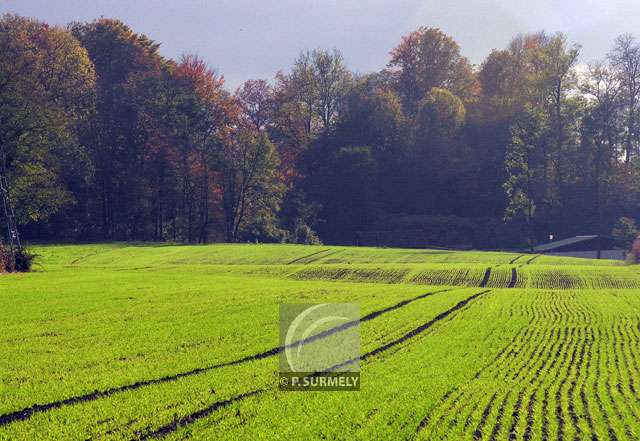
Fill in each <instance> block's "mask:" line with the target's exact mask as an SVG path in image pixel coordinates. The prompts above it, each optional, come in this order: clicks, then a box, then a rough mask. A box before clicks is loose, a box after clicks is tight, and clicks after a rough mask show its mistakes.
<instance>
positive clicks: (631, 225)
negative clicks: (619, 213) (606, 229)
mask: <svg viewBox="0 0 640 441" xmlns="http://www.w3.org/2000/svg"><path fill="white" fill-rule="evenodd" d="M611 236H613V238H614V239H615V240H616V242H617V244H618V246H620V247H622V248H625V249H629V248H630V247H631V243H632V242H633V240H634V239H635V238H636V237H638V228H637V227H636V222H635V221H634V220H633V219H631V218H629V217H621V218H620V219H618V221H617V222H616V224H615V225H614V227H613V230H612V231H611Z"/></svg>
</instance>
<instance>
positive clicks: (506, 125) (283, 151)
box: [0, 14, 640, 248]
mask: <svg viewBox="0 0 640 441" xmlns="http://www.w3.org/2000/svg"><path fill="white" fill-rule="evenodd" d="M639 171H640V43H639V42H638V41H637V40H636V39H635V38H634V37H633V36H632V35H621V36H619V37H618V38H617V39H616V40H615V41H612V42H611V46H610V51H609V53H608V55H607V56H606V57H604V58H603V59H602V60H596V61H590V60H582V59H581V57H580V46H579V45H578V44H575V43H573V42H571V41H570V40H569V38H568V36H567V35H565V34H562V33H555V34H550V33H545V32H538V33H534V34H526V35H517V36H514V38H513V39H512V41H511V42H510V43H509V44H508V45H507V46H506V47H504V48H498V49H495V50H493V51H492V52H491V53H490V54H489V55H488V56H487V57H486V59H485V60H484V61H483V62H482V63H481V64H480V65H473V64H471V63H470V61H469V60H468V59H467V58H465V57H464V56H463V55H462V50H461V48H460V47H459V45H458V44H457V43H456V42H455V41H454V39H453V38H452V37H450V36H448V35H446V34H445V33H443V32H442V31H441V30H439V29H435V28H430V27H421V28H419V29H417V30H414V31H412V32H408V33H407V34H406V35H405V36H404V37H403V38H402V40H401V41H399V42H397V46H396V47H395V48H394V49H393V50H392V51H391V52H390V53H389V57H388V64H387V65H386V67H384V69H382V70H381V71H379V72H371V73H354V72H352V71H350V70H349V67H348V60H345V59H344V57H343V55H342V53H341V52H340V51H339V49H337V48H336V49H323V48H317V49H311V48H310V50H309V51H305V52H303V53H301V54H300V55H299V56H298V57H297V58H296V59H295V60H292V64H291V65H290V66H285V67H283V69H282V70H281V71H280V72H278V73H277V74H276V75H275V77H274V78H264V79H250V80H247V81H246V82H245V83H244V84H243V85H242V86H240V87H239V88H238V89H237V90H234V91H232V90H229V89H228V88H227V87H226V85H225V81H224V76H223V72H219V71H217V70H216V69H214V68H213V67H212V66H210V65H208V64H207V63H205V62H204V61H203V60H202V58H200V57H199V56H198V55H196V54H190V53H186V54H184V55H183V56H181V57H180V58H179V59H169V58H166V57H163V56H162V55H160V43H159V42H155V41H153V40H151V39H150V38H148V37H147V36H145V35H142V34H140V33H137V32H136V31H135V30H134V29H131V28H129V27H128V26H127V25H126V24H125V23H122V22H121V21H118V20H113V19H107V18H101V19H98V20H95V21H92V22H87V23H80V22H75V23H70V24H69V25H68V26H66V27H60V26H53V25H49V24H47V23H44V22H41V21H38V20H34V19H30V18H26V17H21V16H17V15H11V14H6V15H3V16H2V17H1V18H0V175H3V176H4V177H6V180H7V184H8V190H9V194H10V197H11V200H12V204H13V206H14V209H15V216H16V221H17V224H18V227H19V230H20V232H21V234H22V236H23V238H26V239H28V240H34V241H47V240H55V241H96V240H100V241H102V240H108V241H111V240H118V241H119V240H139V241H159V242H160V241H171V242H187V243H207V242H223V241H224V242H247V241H250V242H276V243H280V242H287V243H306V244H314V243H320V242H324V243H332V244H349V245H350V244H354V243H357V242H358V238H359V237H363V236H362V235H363V234H366V233H367V232H380V231H383V232H407V231H421V232H423V233H422V234H425V235H426V236H425V237H426V238H425V239H424V240H425V241H426V242H428V243H430V244H436V245H451V244H458V243H469V244H472V245H473V246H474V247H476V248H501V247H505V248H506V247H516V246H526V245H527V244H529V245H531V244H534V243H539V242H542V241H545V240H547V238H548V237H549V236H550V235H554V236H555V237H558V238H560V237H566V236H570V235H576V234H602V235H610V234H612V231H613V232H618V234H619V235H620V234H625V232H626V233H629V232H630V231H631V232H634V231H635V219H639V218H640V173H639ZM3 215H4V214H0V216H3ZM3 225H4V224H3Z"/></svg>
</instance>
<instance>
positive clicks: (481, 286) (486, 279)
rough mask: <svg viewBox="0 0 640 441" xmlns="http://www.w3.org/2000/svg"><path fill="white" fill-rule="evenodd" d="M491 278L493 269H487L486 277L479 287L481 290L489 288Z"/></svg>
mask: <svg viewBox="0 0 640 441" xmlns="http://www.w3.org/2000/svg"><path fill="white" fill-rule="evenodd" d="M489 277H491V267H489V268H487V269H486V271H485V272H484V277H483V278H482V281H481V282H480V285H479V287H480V288H485V287H486V286H487V283H489Z"/></svg>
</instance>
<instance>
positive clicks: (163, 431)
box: [135, 389, 267, 441]
mask: <svg viewBox="0 0 640 441" xmlns="http://www.w3.org/2000/svg"><path fill="white" fill-rule="evenodd" d="M266 390H267V389H258V390H254V391H251V392H246V393H243V394H240V395H236V396H235V397H231V398H229V399H226V400H222V401H216V402H215V403H213V404H211V405H210V406H207V407H205V408H203V409H200V410H198V411H196V412H193V413H190V414H189V415H187V416H184V417H182V418H179V419H177V420H175V421H173V422H171V423H169V424H166V425H164V426H161V427H160V428H158V429H156V430H154V431H152V432H147V433H145V434H143V435H141V436H139V437H138V438H135V439H136V440H138V441H143V440H147V439H149V438H162V437H164V436H166V435H168V434H170V433H172V432H175V431H176V430H178V429H180V428H181V427H184V426H188V425H189V424H192V423H194V422H196V421H197V420H199V419H202V418H204V417H207V416H209V415H211V414H212V413H214V412H215V411H217V410H219V409H223V408H225V407H228V406H230V405H232V404H234V403H237V402H239V401H242V400H245V399H247V398H250V397H253V396H256V395H260V394H262V393H263V392H265V391H266Z"/></svg>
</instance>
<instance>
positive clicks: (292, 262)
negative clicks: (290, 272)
mask: <svg viewBox="0 0 640 441" xmlns="http://www.w3.org/2000/svg"><path fill="white" fill-rule="evenodd" d="M327 251H331V248H327V249H326V250H320V251H316V252H315V253H311V254H307V255H306V256H302V257H298V258H297V259H293V260H292V261H291V262H288V263H287V265H293V264H294V263H297V262H300V261H301V260H305V259H308V258H309V257H313V256H317V255H318V254H321V253H326V252H327ZM323 257H324V256H323ZM306 263H309V262H305V264H306Z"/></svg>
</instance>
